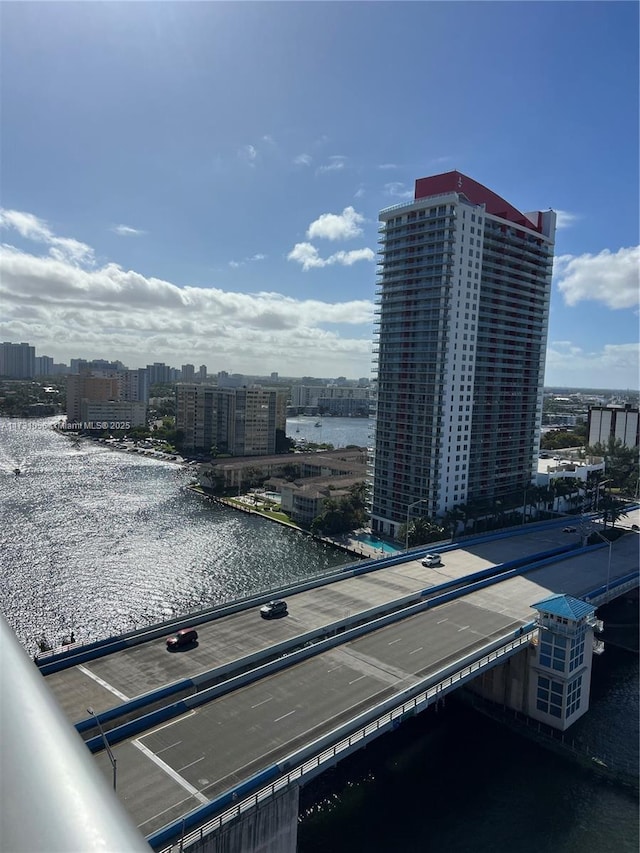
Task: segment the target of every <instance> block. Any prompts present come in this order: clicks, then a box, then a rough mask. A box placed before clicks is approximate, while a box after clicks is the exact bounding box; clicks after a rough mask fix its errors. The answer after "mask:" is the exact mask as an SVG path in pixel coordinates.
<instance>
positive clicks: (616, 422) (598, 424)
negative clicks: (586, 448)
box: [587, 404, 640, 447]
mask: <svg viewBox="0 0 640 853" xmlns="http://www.w3.org/2000/svg"><path fill="white" fill-rule="evenodd" d="M587 430H588V435H589V444H591V445H593V444H604V445H606V444H607V443H608V441H609V439H610V438H615V439H619V441H621V442H622V444H623V445H624V446H625V447H638V445H639V444H640V414H639V410H638V407H637V406H632V405H630V404H627V405H625V406H589V421H588V427H587Z"/></svg>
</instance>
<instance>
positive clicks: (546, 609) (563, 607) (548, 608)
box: [531, 595, 595, 621]
mask: <svg viewBox="0 0 640 853" xmlns="http://www.w3.org/2000/svg"><path fill="white" fill-rule="evenodd" d="M531 607H535V609H536V610H539V611H540V612H541V613H550V614H551V615H552V616H564V618H565V619H574V620H575V621H577V620H578V619H582V617H583V616H591V614H593V613H595V607H594V606H593V604H587V602H586V601H582V600H581V599H579V598H573V596H571V595H552V596H551V598H545V599H544V601H538V602H536V604H532V605H531Z"/></svg>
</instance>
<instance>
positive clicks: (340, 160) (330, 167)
mask: <svg viewBox="0 0 640 853" xmlns="http://www.w3.org/2000/svg"><path fill="white" fill-rule="evenodd" d="M346 165H347V158H346V157H345V156H344V155H342V154H334V155H333V156H332V157H329V162H328V163H326V164H325V165H324V166H318V168H317V169H316V173H317V174H318V175H322V174H323V173H325V172H339V171H340V170H341V169H344V167H345V166H346Z"/></svg>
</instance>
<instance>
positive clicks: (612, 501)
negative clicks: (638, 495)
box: [600, 493, 627, 529]
mask: <svg viewBox="0 0 640 853" xmlns="http://www.w3.org/2000/svg"><path fill="white" fill-rule="evenodd" d="M600 510H601V511H602V521H603V523H604V526H605V527H606V526H607V522H608V521H610V522H611V528H612V529H613V528H615V526H616V521H619V520H620V519H621V518H622V516H623V515H625V516H626V515H627V511H626V509H625V506H624V504H623V503H622V501H621V500H619V499H618V498H614V497H613V495H611V494H606V493H605V494H604V495H603V496H602V497H601V498H600Z"/></svg>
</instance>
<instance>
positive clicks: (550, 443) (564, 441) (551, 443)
mask: <svg viewBox="0 0 640 853" xmlns="http://www.w3.org/2000/svg"><path fill="white" fill-rule="evenodd" d="M584 443H585V442H584V438H583V437H582V436H580V435H577V434H576V433H575V432H573V431H569V430H565V429H552V430H549V432H546V433H545V434H544V435H543V436H542V438H541V439H540V449H541V450H561V449H562V448H564V447H582V446H583V445H584Z"/></svg>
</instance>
